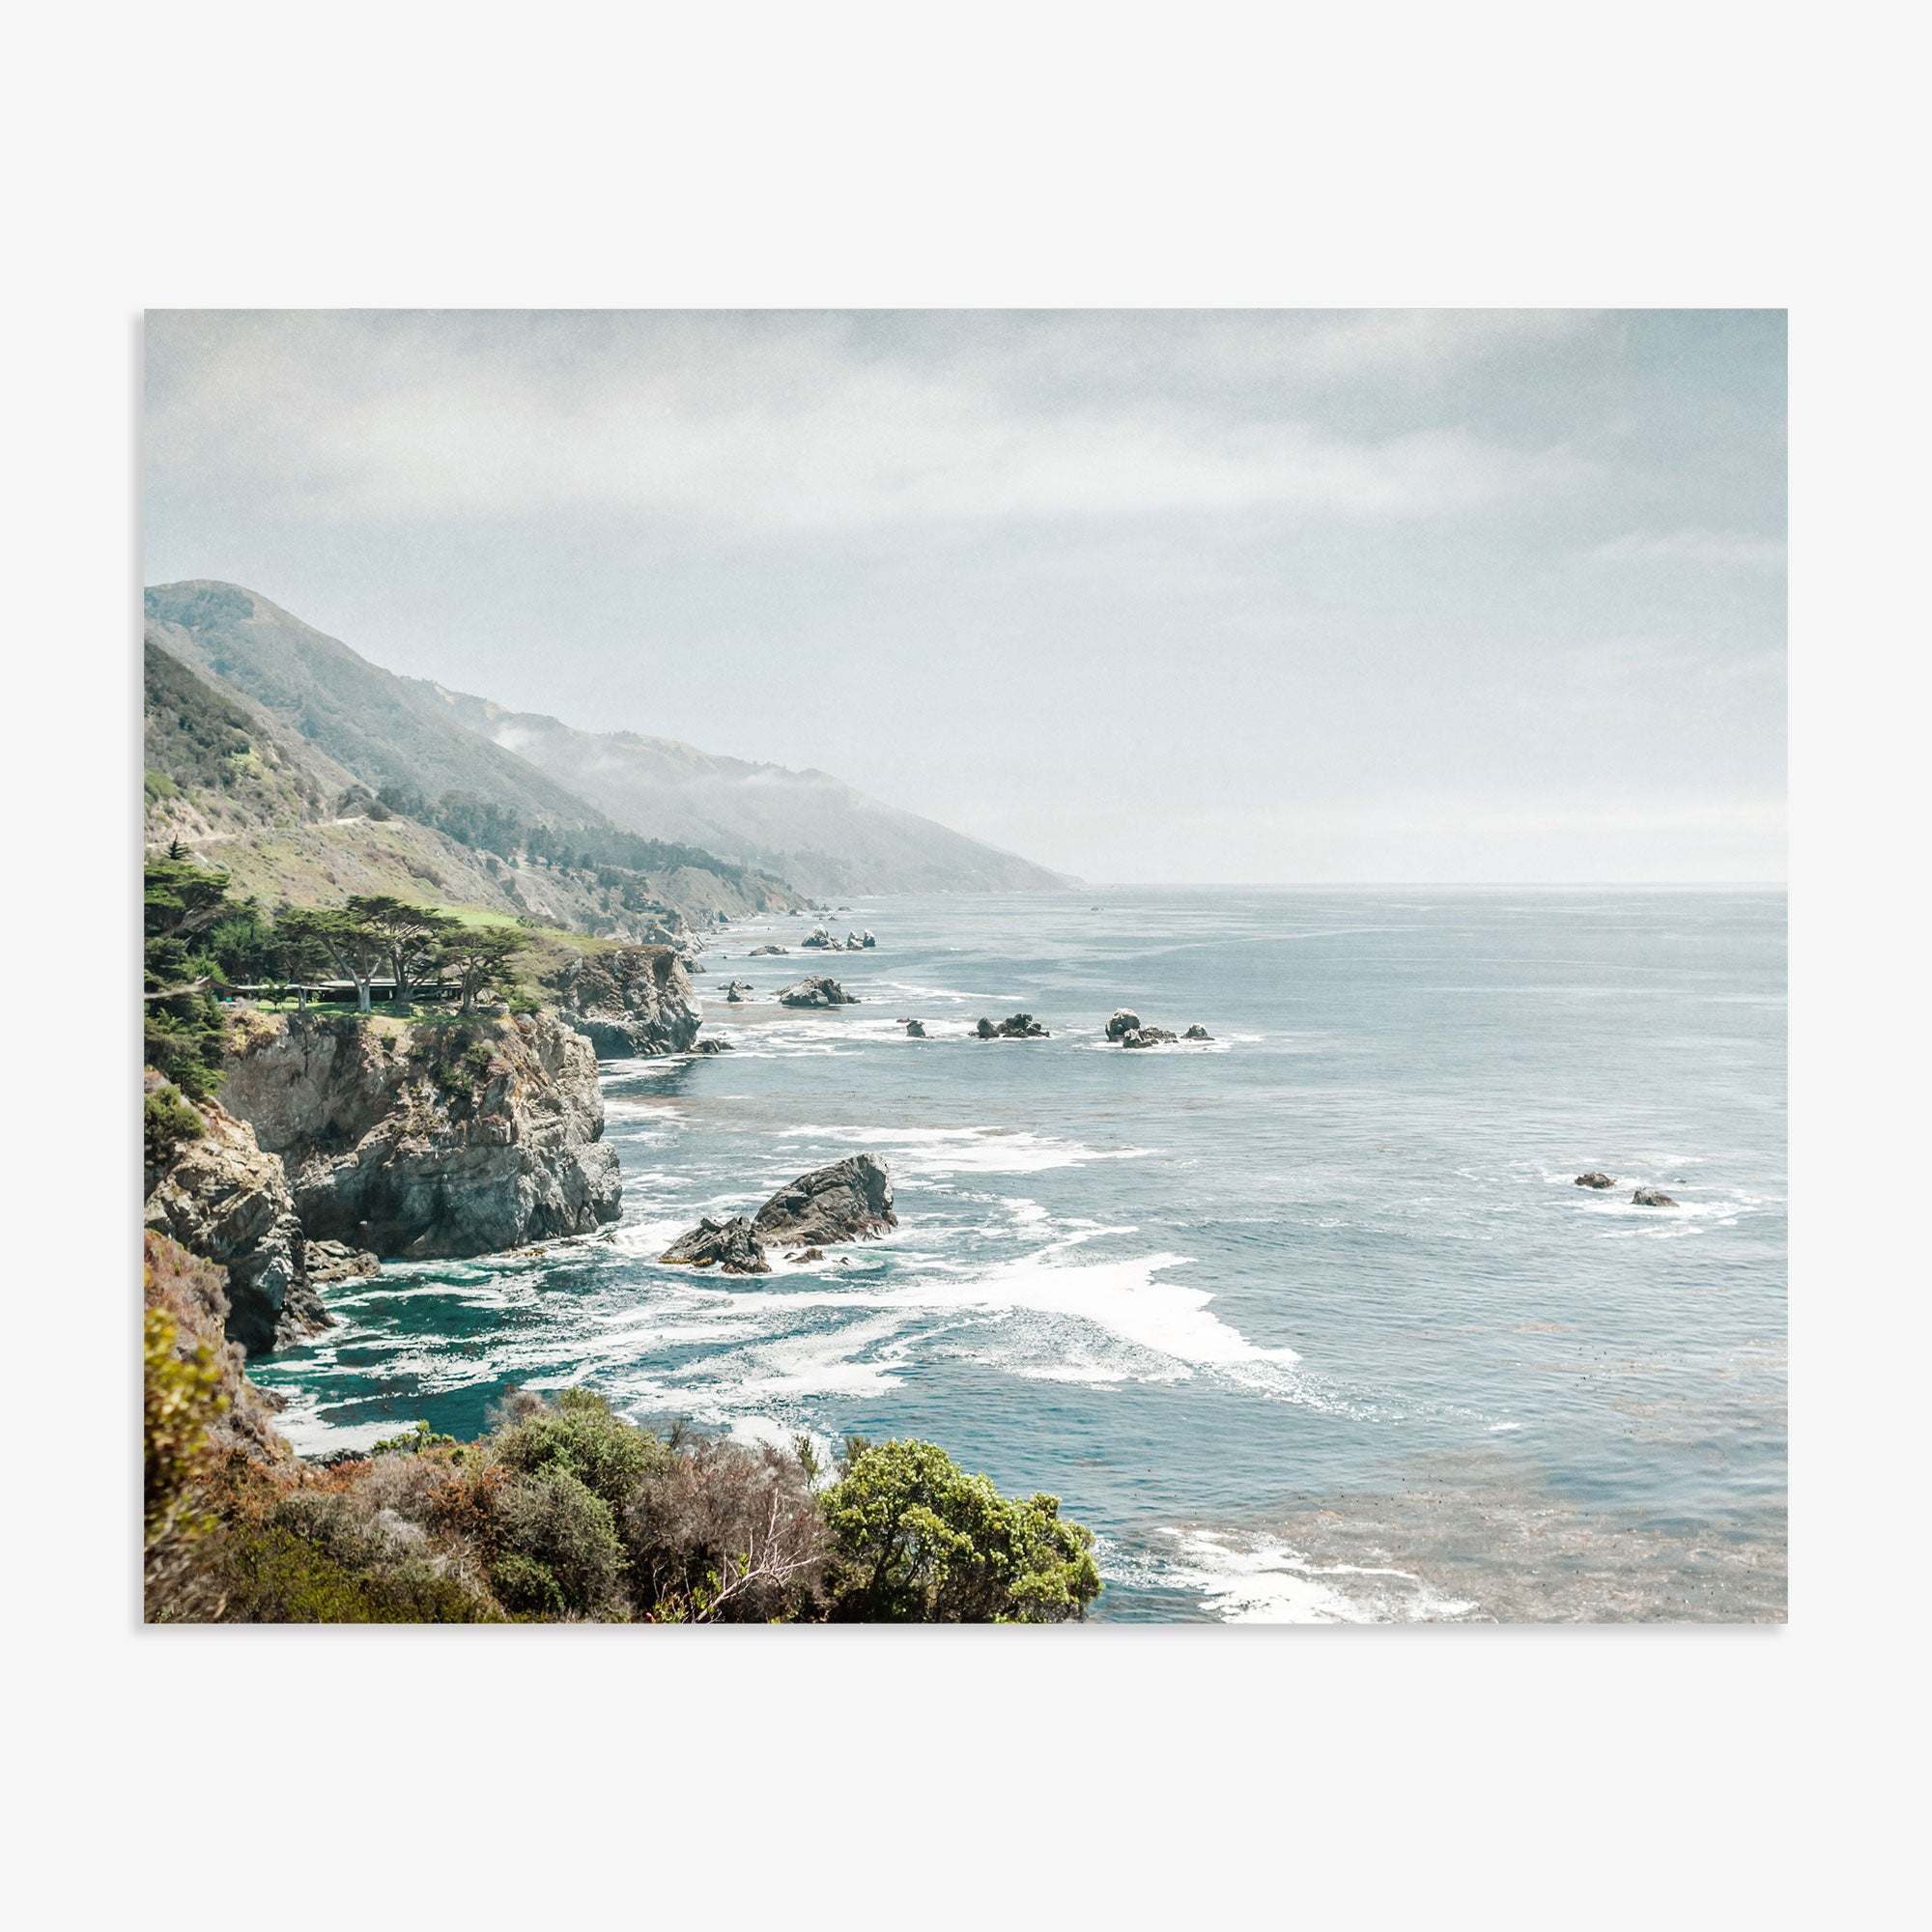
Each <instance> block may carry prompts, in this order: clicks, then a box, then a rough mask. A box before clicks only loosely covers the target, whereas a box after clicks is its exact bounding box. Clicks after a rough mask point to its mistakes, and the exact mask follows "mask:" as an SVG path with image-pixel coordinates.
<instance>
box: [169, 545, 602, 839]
mask: <svg viewBox="0 0 1932 1932" xmlns="http://www.w3.org/2000/svg"><path fill="white" fill-rule="evenodd" d="M148 633H149V636H150V637H152V638H154V639H156V641H157V642H158V643H159V644H160V645H161V646H162V648H163V649H165V650H167V651H168V652H170V653H171V654H172V655H173V656H175V657H177V658H179V659H180V660H181V661H182V662H183V663H184V664H185V665H186V666H188V667H189V668H190V669H193V670H198V671H202V672H204V673H207V674H210V675H212V676H213V677H215V678H218V679H221V680H222V681H224V682H225V683H227V684H230V685H232V686H234V688H235V689H236V690H237V691H239V692H241V694H242V695H243V696H246V697H250V698H253V699H254V700H255V702H256V703H257V704H259V705H261V706H262V707H263V708H264V709H265V710H266V711H268V712H269V713H270V716H271V717H273V718H275V719H276V720H278V721H279V722H280V723H282V724H283V725H290V726H293V727H294V729H295V730H296V731H298V732H299V733H300V735H301V736H302V737H303V738H305V739H307V740H308V742H309V743H310V744H312V745H314V746H317V747H318V748H319V749H320V750H322V751H324V752H326V753H328V755H329V756H330V757H331V758H333V759H334V760H335V762H336V763H337V764H339V765H341V766H343V767H344V768H345V769H346V770H348V771H350V772H353V773H354V774H355V777H356V778H358V779H359V780H361V781H362V782H363V783H364V784H366V785H369V786H371V787H372V788H373V789H376V790H381V788H382V787H383V786H384V785H385V784H405V785H413V786H415V787H416V788H417V789H418V790H421V791H424V792H427V793H428V794H430V795H431V796H432V797H434V796H436V795H437V794H438V793H440V792H447V791H463V792H472V793H474V794H475V795H476V796H477V797H478V798H481V799H485V800H488V801H489V802H491V803H492V804H496V805H500V806H503V807H505V808H507V809H509V810H514V811H518V812H521V813H522V814H523V815H524V816H525V817H526V818H538V819H555V820H558V821H563V822H570V821H576V820H580V819H584V818H589V817H595V816H596V815H597V814H596V813H595V812H594V811H593V810H588V809H587V808H586V806H585V804H584V801H583V800H582V798H580V797H578V796H576V795H575V794H574V793H572V792H571V791H569V790H568V789H567V788H566V787H564V786H562V785H560V784H556V783H554V781H552V780H551V779H549V778H547V777H546V776H545V775H544V774H543V773H542V772H540V771H538V770H537V769H536V768H535V766H533V765H530V764H527V763H526V762H525V760H524V759H522V758H519V757H516V756H514V755H512V754H511V753H508V752H505V751H503V750H501V749H500V748H499V747H498V746H496V745H494V744H492V743H490V741H489V740H488V739H486V738H479V737H477V735H476V734H475V733H474V732H472V731H468V730H465V729H464V728H463V727H462V725H460V724H459V723H458V722H457V721H455V720H454V719H452V718H451V717H450V716H449V715H448V713H447V711H446V710H445V709H444V708H443V707H440V706H437V705H434V704H427V705H426V704H425V703H424V701H423V695H422V694H423V689H424V687H423V686H422V684H421V682H420V681H419V680H417V679H414V678H401V677H397V676H396V675H395V674H394V673H393V672H392V671H386V670H384V669H382V668H381V667H380V666H377V665H372V664H371V663H370V662H369V661H368V660H367V659H366V658H361V657H357V656H356V654H355V652H354V651H352V650H351V649H350V648H349V646H348V645H347V644H344V643H338V642H337V641H336V639H333V638H328V637H325V636H324V635H323V634H322V633H321V632H320V631H318V630H316V629H314V628H313V627H312V626H310V625H308V624H304V623H303V622H302V621H301V619H300V618H299V617H292V616H291V615H290V614H289V613H288V611H284V610H283V609H281V607H280V606H279V605H275V604H270V602H269V600H268V599H267V598H266V597H258V596H256V594H255V593H254V592H253V591H252V590H243V589H241V587H240V586H239V585H237V584H233V583H213V582H206V581H199V580H198V581H195V582H187V583H162V584H158V585H156V586H155V587H153V588H152V589H150V590H149V592H148Z"/></svg>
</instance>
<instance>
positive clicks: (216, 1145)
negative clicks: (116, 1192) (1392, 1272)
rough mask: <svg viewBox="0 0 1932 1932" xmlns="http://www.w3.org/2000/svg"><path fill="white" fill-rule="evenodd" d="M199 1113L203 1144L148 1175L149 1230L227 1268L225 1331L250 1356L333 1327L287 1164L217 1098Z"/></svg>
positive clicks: (144, 1215)
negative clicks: (314, 1278)
mask: <svg viewBox="0 0 1932 1932" xmlns="http://www.w3.org/2000/svg"><path fill="white" fill-rule="evenodd" d="M149 1078H150V1081H151V1082H156V1083H157V1082H158V1076H156V1075H151V1076H149ZM195 1111H196V1112H197V1114H198V1115H199V1116H200V1118H201V1123H202V1131H201V1135H200V1138H199V1139H196V1140H191V1141H184V1142H182V1143H181V1144H180V1145H179V1146H178V1147H177V1148H176V1149H175V1151H174V1152H173V1154H172V1155H171V1157H170V1158H169V1160H168V1161H167V1163H166V1164H165V1166H163V1167H160V1168H158V1169H150V1170H148V1171H147V1172H146V1174H145V1175H144V1177H143V1178H144V1180H145V1188H144V1196H145V1198H144V1200H143V1203H142V1209H141V1220H142V1224H143V1226H144V1227H146V1228H147V1229H148V1230H149V1231H150V1232H151V1233H154V1234H156V1235H164V1236H167V1237H168V1239H170V1240H171V1241H174V1242H175V1243H176V1244H177V1245H178V1246H180V1247H182V1248H184V1249H185V1250H186V1251H187V1252H188V1253H189V1254H190V1255H193V1256H195V1257H197V1258H198V1259H199V1260H201V1261H204V1262H209V1263H212V1264H213V1265H214V1266H216V1267H218V1268H219V1269H221V1270H222V1273H223V1275H224V1277H225V1279H226V1282H227V1289H228V1293H227V1299H226V1303H225V1305H224V1307H223V1309H222V1321H223V1322H224V1324H225V1329H226V1333H227V1335H228V1338H229V1340H230V1341H232V1342H237V1343H240V1344H241V1347H242V1348H243V1349H244V1350H247V1352H248V1353H249V1354H251V1355H259V1354H264V1353H266V1352H267V1351H269V1350H271V1349H281V1348H287V1347H288V1346H289V1345H290V1344H291V1343H295V1342H301V1341H306V1340H307V1339H308V1337H310V1336H311V1335H319V1334H321V1333H322V1332H323V1330H325V1329H326V1328H329V1327H332V1326H333V1325H334V1323H333V1321H332V1320H331V1318H330V1317H329V1315H328V1313H327V1310H326V1309H325V1308H324V1307H323V1305H322V1298H321V1296H320V1295H318V1294H317V1293H316V1292H315V1285H314V1282H313V1281H312V1280H311V1278H310V1274H309V1260H308V1255H309V1247H310V1242H309V1240H308V1238H307V1236H306V1235H305V1233H304V1232H303V1225H302V1221H301V1217H300V1214H299V1213H298V1206H297V1199H296V1196H295V1193H294V1190H293V1189H292V1188H291V1187H290V1184H289V1176H288V1172H287V1170H286V1169H285V1168H284V1166H283V1164H282V1162H281V1161H280V1160H279V1159H277V1158H276V1156H275V1154H274V1152H273V1151H270V1150H269V1149H265V1148H264V1147H263V1146H262V1144H261V1142H260V1141H259V1139H258V1138H257V1136H256V1134H255V1131H254V1129H253V1128H252V1127H251V1126H250V1125H249V1123H248V1122H246V1121H245V1120H243V1119H239V1118H238V1117H237V1116H236V1115H235V1114H233V1113H231V1112H230V1111H229V1110H228V1109H227V1108H225V1107H223V1106H221V1105H220V1104H219V1103H218V1102H215V1101H210V1102H208V1103H206V1104H204V1105H203V1106H200V1107H198V1108H197V1109H196V1110H195ZM323 1259H324V1260H325V1262H327V1261H329V1260H330V1259H332V1258H331V1257H329V1256H327V1255H325V1256H324V1257H323ZM355 1271H356V1272H362V1271H364V1270H360V1269H357V1270H355ZM325 1278H328V1279H332V1278H334V1277H333V1276H327V1277H325Z"/></svg>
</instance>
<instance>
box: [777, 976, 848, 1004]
mask: <svg viewBox="0 0 1932 1932" xmlns="http://www.w3.org/2000/svg"><path fill="white" fill-rule="evenodd" d="M858 1004H859V1001H858V998H857V996H856V995H854V994H851V993H848V992H847V991H846V990H845V988H844V987H843V986H841V985H840V984H839V983H838V980H834V979H832V978H830V977H829V976H828V975H825V974H819V975H816V976H814V977H812V978H810V979H805V980H799V982H798V983H797V984H796V985H794V986H787V987H786V988H785V989H784V991H783V992H782V993H781V994H780V995H779V1005H780V1006H781V1007H856V1006H857V1005H858Z"/></svg>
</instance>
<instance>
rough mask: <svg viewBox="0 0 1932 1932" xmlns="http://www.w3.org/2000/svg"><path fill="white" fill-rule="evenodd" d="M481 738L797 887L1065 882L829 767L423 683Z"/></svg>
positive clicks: (995, 888)
mask: <svg viewBox="0 0 1932 1932" xmlns="http://www.w3.org/2000/svg"><path fill="white" fill-rule="evenodd" d="M421 689H422V690H423V691H425V692H433V693H435V694H436V696H437V697H438V698H440V700H441V701H442V702H443V703H444V704H445V705H446V706H447V707H448V710H449V713H450V715H451V716H452V717H454V718H457V719H460V720H461V721H462V722H463V724H465V725H468V726H469V728H470V729H471V730H473V731H474V732H476V733H477V734H478V735H479V736H482V737H487V738H489V739H490V740H491V741H492V742H493V743H494V744H496V745H497V746H499V747H501V748H502V749H503V750H505V751H510V752H515V753H518V754H519V755H520V756H522V757H525V758H527V759H528V760H529V761H530V763H532V764H533V765H536V766H537V767H538V768H539V769H540V770H542V771H545V772H548V773H549V774H550V775H551V776H552V777H553V778H555V779H558V780H563V779H566V778H567V779H568V781H569V782H570V784H571V785H572V786H573V787H574V788H575V789H576V790H577V791H578V792H579V793H581V794H582V796H583V797H584V798H586V799H588V800H589V801H590V802H591V803H592V804H593V805H595V806H597V807H599V808H601V809H602V810H604V811H605V812H606V813H607V814H608V815H609V816H610V817H611V818H612V819H614V820H615V821H616V822H617V823H618V824H620V825H630V826H635V827H638V828H639V829H642V828H643V827H645V826H648V827H650V828H651V832H652V836H653V837H655V838H682V839H688V840H690V841H691V842H692V843H693V844H696V845H702V846H704V847H705V848H706V850H708V851H712V852H717V853H720V854H722V855H723V856H725V857H726V858H731V859H738V860H742V861H743V862H744V863H745V864H747V865H751V866H759V867H763V868H764V869H765V870H767V871H772V872H777V873H779V874H780V875H781V877H783V878H786V879H789V880H790V881H791V882H792V884H793V885H795V886H797V887H798V888H799V890H800V891H801V892H808V893H816V894H819V895H827V894H835V893H867V892H872V893H962V892H963V893H972V892H1037V891H1041V890H1045V889H1051V888H1054V887H1059V886H1065V885H1067V884H1069V883H1070V881H1068V880H1067V879H1065V878H1064V877H1063V876H1062V875H1060V874H1059V873H1057V872H1049V871H1048V870H1046V868H1045V867H1041V866H1036V865H1034V864H1032V863H1031V861H1029V860H1026V859H1021V858H1017V857H1015V856H1014V855H1013V854H1012V853H1010V852H1002V851H1001V850H1000V849H999V848H998V847H997V846H993V845H982V844H981V843H980V841H979V840H978V839H977V838H966V837H965V836H964V835H963V834H961V833H958V832H952V831H949V830H948V829H947V828H946V827H945V826H943V825H937V824H935V823H934V822H933V821H932V820H931V819H929V818H921V817H919V816H918V815H917V814H916V813H914V812H910V811H901V810H898V809H897V808H896V807H895V806H890V805H884V804H881V803H880V801H879V800H877V799H875V798H867V796H866V794H865V793H864V792H861V791H855V790H854V789H853V788H852V786H850V785H848V784H843V783H841V782H840V781H838V779H835V778H833V777H832V776H831V775H830V774H829V773H826V772H818V771H802V772H801V771H792V770H790V769H788V768H787V767H786V766H783V765H758V764H748V763H747V762H746V761H745V760H744V759H742V758H726V757H720V756H717V755H716V754H714V753H709V752H700V751H699V750H697V748H696V746H694V745H685V744H680V743H679V742H678V741H677V740H676V739H675V738H642V737H639V735H638V734H637V733H636V732H635V731H611V732H595V731H579V730H575V729H573V728H572V727H571V726H570V725H564V724H560V723H559V722H558V721H557V720H556V719H554V718H546V717H542V716H540V715H538V714H536V713H533V712H527V711H506V710H505V709H504V708H503V707H502V706H501V705H500V704H493V703H492V702H491V701H490V700H489V699H488V698H485V697H470V696H466V695H465V694H464V693H462V692H457V691H445V690H443V688H442V687H441V686H440V685H435V684H425V685H423V686H422V687H421Z"/></svg>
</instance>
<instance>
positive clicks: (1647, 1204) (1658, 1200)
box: [1631, 1187, 1678, 1208]
mask: <svg viewBox="0 0 1932 1932" xmlns="http://www.w3.org/2000/svg"><path fill="white" fill-rule="evenodd" d="M1631 1200H1632V1201H1633V1202H1634V1203H1635V1204H1636V1206H1637V1207H1639V1208H1675V1207H1676V1206H1677V1205H1678V1203H1677V1197H1676V1196H1675V1195H1672V1194H1666V1193H1664V1191H1663V1190H1662V1188H1661V1187H1639V1188H1638V1189H1637V1190H1636V1192H1635V1193H1634V1194H1633V1195H1632V1196H1631Z"/></svg>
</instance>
